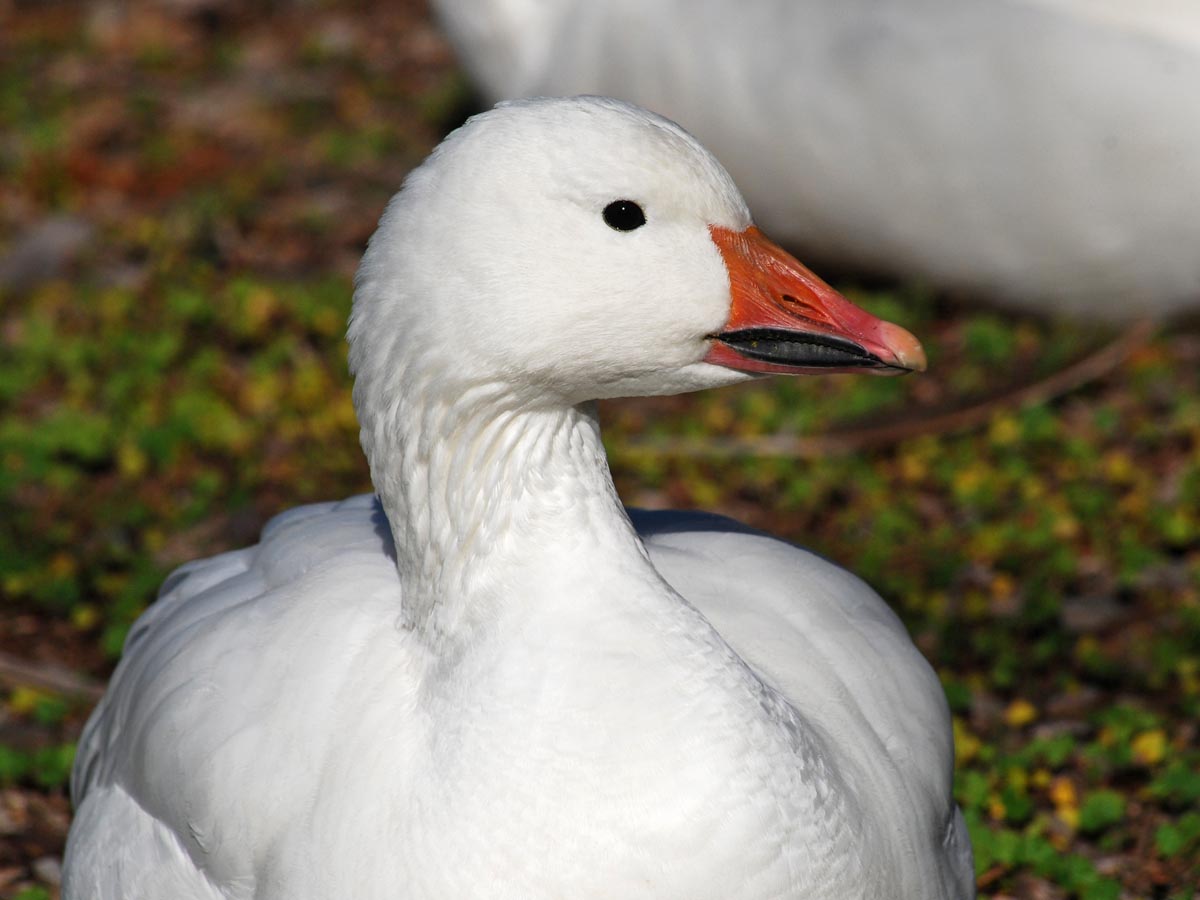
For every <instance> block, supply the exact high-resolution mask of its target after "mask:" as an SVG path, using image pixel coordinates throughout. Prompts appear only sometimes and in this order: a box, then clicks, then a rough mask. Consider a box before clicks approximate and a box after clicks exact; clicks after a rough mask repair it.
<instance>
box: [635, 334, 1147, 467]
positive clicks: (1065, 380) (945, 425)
mask: <svg viewBox="0 0 1200 900" xmlns="http://www.w3.org/2000/svg"><path fill="white" fill-rule="evenodd" d="M1156 326H1157V323H1156V322H1154V321H1153V320H1150V319H1140V320H1138V321H1137V322H1135V323H1134V324H1133V326H1132V327H1130V328H1129V329H1128V330H1127V331H1126V332H1125V333H1124V334H1121V335H1120V336H1118V337H1117V338H1115V339H1114V340H1112V341H1110V342H1108V343H1107V344H1104V345H1103V346H1101V347H1099V348H1098V349H1096V350H1095V351H1093V352H1091V353H1089V354H1087V355H1086V356H1084V357H1083V358H1082V359H1079V360H1077V361H1076V362H1074V363H1072V364H1071V365H1069V366H1067V367H1065V368H1063V369H1060V370H1059V371H1057V372H1055V373H1053V374H1051V375H1049V376H1047V377H1045V378H1042V379H1040V380H1038V381H1036V382H1034V383H1032V384H1027V385H1023V386H1021V387H1018V388H1016V389H1014V390H1009V391H1005V392H1004V393H1003V394H1000V395H999V396H995V397H989V398H987V399H986V400H981V401H977V402H975V403H972V404H970V405H968V406H965V407H962V408H961V409H953V410H950V411H948V412H939V413H935V414H933V415H929V416H923V417H916V418H912V419H908V420H905V421H901V422H891V423H888V424H885V425H869V426H864V427H857V428H854V427H851V428H845V429H833V430H831V431H827V432H825V433H824V434H814V435H797V434H763V435H739V436H721V437H705V438H691V437H687V438H672V437H668V438H650V439H634V440H631V441H628V442H625V443H622V444H621V445H619V446H618V447H617V448H615V449H616V450H617V452H618V453H621V454H629V455H631V456H641V455H651V456H682V457H698V456H790V457H801V458H815V457H821V456H838V455H841V454H847V453H854V452H857V451H860V450H864V449H868V448H871V447H882V446H887V445H890V444H895V443H898V442H899V441H902V440H906V439H907V438H911V437H917V436H918V435H930V434H932V435H941V434H948V433H952V432H957V431H967V430H969V429H972V428H978V427H979V426H981V425H983V424H985V423H987V422H988V421H990V420H991V418H992V416H994V415H995V414H996V412H997V411H998V410H1000V409H1006V408H1007V409H1012V408H1022V407H1026V406H1034V405H1037V404H1039V403H1045V402H1047V401H1049V400H1053V399H1055V398H1057V397H1061V396H1063V395H1064V394H1068V393H1070V392H1071V391H1074V390H1077V389H1078V388H1080V387H1082V386H1083V385H1085V384H1087V383H1089V382H1091V381H1095V380H1096V379H1098V378H1102V377H1104V376H1105V375H1107V374H1109V373H1110V372H1112V371H1114V370H1115V369H1116V368H1117V367H1119V366H1120V365H1121V363H1123V362H1124V361H1125V360H1126V359H1128V358H1129V356H1130V355H1131V354H1132V353H1133V352H1134V351H1135V350H1137V349H1138V348H1139V347H1141V346H1142V345H1144V344H1145V343H1146V342H1147V341H1148V340H1149V339H1150V337H1151V336H1152V335H1153V334H1154V329H1155V327H1156Z"/></svg>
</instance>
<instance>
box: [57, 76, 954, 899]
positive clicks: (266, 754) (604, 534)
mask: <svg viewBox="0 0 1200 900" xmlns="http://www.w3.org/2000/svg"><path fill="white" fill-rule="evenodd" d="M514 146H516V147H521V148H525V149H522V150H520V151H519V152H514V151H513V147H514ZM529 148H533V149H529ZM638 163H641V164H638ZM614 191H615V192H616V193H615V194H614V193H613V192H614ZM613 197H624V198H636V203H637V204H638V207H639V209H642V210H644V225H645V228H644V229H642V228H641V227H640V226H635V227H634V228H628V229H627V228H623V227H620V228H619V227H617V225H613V224H611V222H610V221H608V220H610V219H611V220H612V221H615V222H617V223H618V225H625V224H628V223H629V222H630V221H631V220H630V219H628V218H613V217H612V216H611V215H610V213H609V207H610V206H611V201H612V200H613ZM621 202H634V201H632V200H625V201H621ZM454 210H458V211H459V213H460V215H459V217H458V218H449V219H447V218H445V217H446V216H447V214H448V213H449V212H452V211H454ZM602 212H603V215H602ZM498 221H506V222H507V223H508V224H509V225H510V226H512V230H511V231H509V232H506V235H507V238H506V236H505V235H498V234H497V232H496V231H495V229H494V227H493V226H495V225H496V224H497V222H498ZM606 223H607V224H606ZM483 235H486V236H487V238H488V239H487V241H486V242H485V243H484V244H483V246H482V248H481V249H478V250H476V249H473V244H472V241H473V240H474V239H475V238H479V237H481V236H483ZM506 239H507V240H510V241H513V242H514V244H515V246H516V247H517V248H529V247H533V248H536V253H534V254H533V255H530V254H529V253H528V252H527V253H526V254H525V255H524V256H520V255H519V254H517V255H514V253H513V248H510V247H507V246H505V241H506ZM464 241H465V242H466V243H463V242H464ZM556 241H558V242H559V243H557V244H556V243H555V242H556ZM572 250H573V251H574V252H573V254H572V255H571V256H570V257H564V256H557V255H556V253H566V252H568V251H572ZM774 252H775V251H774V250H772V249H771V248H770V247H769V246H768V245H766V244H765V243H762V242H761V240H760V238H759V237H758V236H757V235H756V232H755V231H754V229H752V228H749V218H748V215H747V213H746V211H745V208H744V206H743V205H742V203H741V200H740V197H738V195H737V194H736V191H735V189H733V188H732V185H731V183H730V182H729V181H728V179H727V177H725V176H724V173H723V172H722V171H721V170H720V169H719V167H718V166H716V164H715V162H713V161H712V159H711V157H709V156H708V155H707V154H706V153H704V151H703V150H701V149H700V148H699V147H698V145H696V144H695V143H694V142H693V141H692V140H691V139H690V138H689V137H688V136H687V135H686V134H685V133H683V132H682V131H680V130H679V129H677V128H676V127H675V126H673V125H671V124H670V123H668V122H665V121H664V120H661V119H658V118H656V117H653V116H650V115H649V114H647V113H644V112H642V111H640V110H637V109H636V108H632V107H627V106H624V105H622V104H617V103H615V102H613V101H606V100H599V99H594V98H593V99H588V98H581V99H576V100H561V101H538V102H535V103H529V104H522V105H516V106H510V107H506V108H503V109H499V110H497V111H495V112H493V113H490V114H487V115H485V116H482V117H479V118H477V119H476V120H473V121H472V123H471V124H469V125H468V126H466V127H465V128H464V129H463V130H462V131H461V132H460V133H459V134H458V135H457V136H455V137H453V138H451V139H449V140H448V141H447V142H446V143H445V144H444V145H443V147H442V148H441V149H439V150H438V151H437V152H436V153H435V154H434V156H433V157H431V160H430V161H429V162H427V163H426V164H425V166H423V167H422V168H421V169H420V170H418V171H417V172H416V173H414V175H413V176H411V177H410V180H409V182H408V183H407V185H406V187H405V190H404V191H402V192H401V194H400V195H398V197H397V199H396V200H394V201H393V204H392V206H391V207H390V208H389V211H388V213H387V214H385V217H384V220H383V222H381V225H380V230H379V232H378V233H377V235H376V237H375V238H374V239H373V240H372V244H371V249H370V250H369V251H368V254H367V257H366V259H365V260H364V264H363V268H362V271H361V273H360V277H359V283H358V290H357V292H356V298H355V312H354V316H353V319H352V324H351V331H350V340H351V348H352V349H351V365H352V368H353V369H354V371H355V375H356V384H355V399H356V406H357V408H358V411H359V415H360V420H361V422H362V428H363V444H364V447H365V449H366V451H367V455H368V459H369V461H370V463H371V467H372V477H373V480H374V482H375V485H376V488H377V490H378V492H379V499H378V500H377V499H375V498H371V497H359V498H353V499H351V500H348V501H345V502H344V503H340V504H324V505H318V506H310V507H302V508H300V509H297V510H293V511H292V512H289V513H286V514H284V515H282V516H280V517H278V518H276V519H275V520H273V521H272V522H271V523H270V524H269V525H268V526H267V528H266V530H265V531H264V534H263V538H262V541H261V542H260V543H259V544H258V545H257V546H255V547H251V548H248V549H245V550H240V551H236V552H233V553H228V554H224V555H222V556H219V557H215V558H213V559H211V560H205V561H201V562H198V563H194V564H191V565H189V566H186V567H184V569H182V570H181V571H180V572H179V573H177V574H176V575H175V576H173V577H172V579H170V580H169V581H168V583H167V585H165V586H164V591H163V594H162V596H161V597H160V599H159V601H158V602H157V603H156V604H155V605H154V606H153V607H152V608H151V609H150V610H149V611H148V612H147V613H146V614H145V616H144V617H143V618H142V619H141V620H140V621H139V623H138V624H137V625H136V626H135V629H134V630H133V632H132V633H131V635H130V637H129V640H128V643H127V647H126V652H125V656H124V659H123V661H122V663H121V665H120V667H119V668H118V671H117V673H116V675H115V676H114V680H113V684H112V686H111V688H110V690H109V692H108V694H107V695H106V698H105V700H104V702H103V703H102V705H101V707H100V708H99V709H98V711H97V712H96V714H95V715H94V716H93V719H92V721H91V722H90V724H89V727H88V729H87V732H86V733H85V735H84V739H83V742H82V745H81V751H80V754H79V759H78V762H77V767H76V771H75V777H74V783H73V790H74V793H75V799H76V801H77V803H78V816H77V820H76V822H75V824H74V826H73V828H72V832H71V837H70V841H69V845H68V852H67V862H66V870H65V883H64V886H65V896H66V897H67V898H118V897H119V898H161V897H166V896H170V897H174V898H181V900H199V898H205V900H213V898H222V900H229V898H257V900H273V898H279V900H282V898H289V900H304V898H313V900H316V898H327V897H331V896H356V897H363V898H384V897H388V898H393V897H404V898H413V900H418V898H447V897H488V898H506V897H507V898H539V897H544V898H552V897H564V896H570V897H576V898H589V897H595V898H601V897H612V896H621V897H631V898H634V897H645V898H651V897H653V898H672V897H676V898H690V900H697V898H701V900H702V898H714V900H715V898H724V900H729V898H747V900H750V898H765V897H796V898H834V897H837V898H846V897H863V898H866V897H880V896H888V897H911V898H947V900H949V898H964V897H970V896H973V888H972V883H973V873H972V867H971V860H970V849H969V844H968V841H967V836H966V833H965V829H964V827H963V823H962V819H961V816H960V815H959V814H958V811H957V809H956V808H955V806H954V803H953V800H952V798H951V794H950V780H951V769H952V757H953V751H952V743H951V739H950V730H949V719H948V713H947V710H946V706H945V700H944V698H943V696H942V693H941V690H940V687H939V685H938V682H937V679H936V677H935V676H934V675H933V673H932V672H931V670H930V669H929V667H928V665H927V664H926V663H925V661H924V660H923V659H922V658H921V657H920V655H919V654H918V653H917V651H916V650H915V648H914V647H913V646H912V644H911V642H910V641H909V639H908V637H907V635H906V634H905V632H904V629H903V627H902V626H901V625H900V623H899V622H898V620H897V619H896V618H895V616H894V615H893V614H892V613H891V612H890V610H888V608H887V607H886V606H885V605H884V604H883V602H882V601H881V600H880V599H879V598H878V596H876V595H875V594H874V593H873V592H872V591H871V590H870V589H869V588H868V587H866V586H865V585H863V584H862V583H861V582H859V581H858V580H857V579H855V578H854V577H853V576H851V575H849V574H848V573H845V572H843V571H841V570H839V569H838V568H836V567H835V566H832V565H831V564H829V563H826V562H824V561H822V560H820V559H818V558H816V557H814V556H812V555H811V554H808V553H805V552H804V551H801V550H798V549H796V548H793V547H791V546H789V545H787V544H783V543H781V542H778V541H775V540H773V539H771V538H769V537H766V536H764V535H760V534H756V533H753V532H749V531H747V530H746V529H743V528H741V527H739V526H737V525H736V524H734V523H731V522H728V521H727V520H723V519H718V518H716V517H705V516H699V515H695V514H692V515H687V514H661V513H657V514H656V513H635V523H636V527H635V524H634V523H631V521H630V519H629V517H628V515H627V514H626V512H625V511H624V509H623V507H622V506H621V505H620V502H619V500H618V499H617V497H616V494H615V492H614V490H613V487H612V482H611V479H610V477H609V474H608V470H607V466H606V465H605V462H604V454H603V447H602V444H601V443H600V437H599V428H598V426H597V423H596V420H595V416H594V412H593V409H592V406H591V404H589V403H587V402H586V400H587V399H589V398H590V397H597V396H607V395H609V394H611V393H617V392H627V391H638V392H665V391H670V390H679V389H684V388H689V387H700V386H705V385H708V384H720V383H730V382H731V381H735V380H738V379H741V378H744V377H746V375H745V374H744V372H745V371H786V370H791V371H807V370H808V369H810V368H812V367H814V366H818V365H829V364H830V363H831V362H837V363H839V365H838V366H837V367H839V368H850V367H854V368H864V367H866V368H872V367H877V366H882V367H885V368H888V369H890V370H896V369H900V368H906V367H913V366H916V365H919V348H917V347H916V346H915V344H914V343H913V342H912V339H911V336H909V335H907V333H905V332H903V331H902V330H900V329H897V328H895V327H894V326H889V325H886V324H885V323H880V322H878V321H877V320H872V319H870V317H868V316H866V314H864V313H861V312H859V311H857V310H854V309H853V308H852V307H849V305H848V304H845V301H841V300H840V298H837V297H836V295H833V294H832V292H830V291H829V289H828V288H827V287H825V286H824V285H823V284H821V283H820V282H819V281H816V280H815V278H814V279H812V280H811V282H810V281H808V280H806V279H809V278H810V276H811V273H807V272H806V270H802V268H801V267H798V264H795V263H794V261H790V262H789V261H788V260H787V259H785V258H784V257H781V256H770V257H769V258H770V259H771V260H772V265H774V266H775V267H776V268H775V269H774V270H773V273H772V274H770V275H769V276H768V275H767V274H764V273H766V271H767V270H766V268H765V266H764V265H759V264H756V265H757V266H758V267H757V268H755V267H751V270H750V274H747V273H746V272H743V270H742V269H741V268H739V266H741V265H749V263H747V262H746V261H747V260H755V259H758V257H755V256H754V255H753V254H755V253H758V254H768V255H769V254H773V253H774ZM447 260H453V261H454V265H453V266H452V267H448V266H445V265H444V263H445V262H446V261H447ZM568 260H569V262H570V263H571V264H570V265H568ZM614 261H615V262H616V263H617V264H616V265H614ZM789 267H791V268H789ZM780 273H783V274H780ZM789 273H790V274H789ZM593 276H594V277H593ZM785 276H786V278H789V279H791V280H790V281H789V282H788V284H789V285H790V287H789V288H788V290H789V291H791V293H789V294H788V295H787V298H788V301H789V303H790V304H791V305H799V304H803V303H807V302H810V301H811V302H812V303H813V304H815V305H813V306H811V307H806V315H804V316H803V317H797V316H795V314H794V313H791V312H787V311H786V310H785V311H783V312H781V311H780V310H781V309H783V307H776V306H771V305H769V304H768V306H761V305H759V306H756V305H755V304H762V303H764V302H766V300H764V298H767V297H768V295H769V294H770V291H768V290H767V286H768V285H769V284H770V283H773V282H772V281H771V280H772V279H778V278H783V277H785ZM655 278H657V279H659V280H658V281H657V282H656V281H655V280H654V279H655ZM755 279H758V280H757V281H756V280H755ZM648 284H650V285H652V286H653V288H654V290H653V291H652V292H650V296H649V299H647V291H646V288H647V285H648ZM601 285H603V286H604V288H605V291H604V292H603V293H601V292H600V290H599V287H600V286H601ZM466 288H469V290H468V289H466ZM823 292H828V295H826V294H825V293H823ZM551 299H554V300H557V301H558V302H559V303H560V304H561V307H555V306H552V305H549V304H550V303H551ZM710 301H711V302H710ZM839 303H841V304H845V306H840V305H839ZM647 304H649V305H648V306H647ZM564 308H565V311H564ZM633 311H638V312H639V313H640V317H639V318H637V319H636V320H631V319H628V318H625V319H624V321H622V319H623V318H624V317H626V316H627V314H628V313H631V312H633ZM819 314H827V315H828V316H830V317H831V318H830V319H829V321H828V322H825V323H824V324H821V323H819V322H817V321H816V320H815V319H814V318H812V317H814V316H818V315H819ZM755 316H757V317H758V319H755V318H754V317H755ZM772 316H773V317H774V319H771V321H772V322H773V323H774V324H772V325H771V328H773V329H774V330H773V331H772V334H773V335H774V337H773V338H772V341H771V342H770V347H771V348H774V349H773V350H772V352H775V353H778V354H781V355H779V356H776V357H772V356H770V355H769V354H767V352H766V351H765V350H764V348H763V346H761V345H760V346H757V347H751V346H749V345H747V344H746V343H745V341H744V337H743V335H744V334H745V331H746V328H747V327H748V326H749V325H750V324H753V322H755V321H759V320H760V319H761V320H763V321H765V320H766V319H764V317H766V318H770V317H772ZM789 316H791V317H792V318H790V319H789V318H788V317H789ZM614 320H615V322H614ZM631 322H632V323H633V324H635V325H636V326H637V327H636V328H634V329H633V330H629V331H628V332H627V330H626V327H627V326H628V325H629V324H630V323H631ZM789 323H790V324H789ZM759 327H760V330H761V328H762V327H765V326H764V325H763V324H762V322H761V321H760V322H759ZM509 329H511V333H510V331H509ZM626 334H627V335H628V336H626ZM450 337H453V338H454V340H450V339H449V338H450ZM739 348H740V349H739ZM855 348H857V349H855ZM743 351H745V352H746V353H749V354H751V355H750V356H742V355H740V354H741V353H742V352H743ZM709 360H715V361H709Z"/></svg>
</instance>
